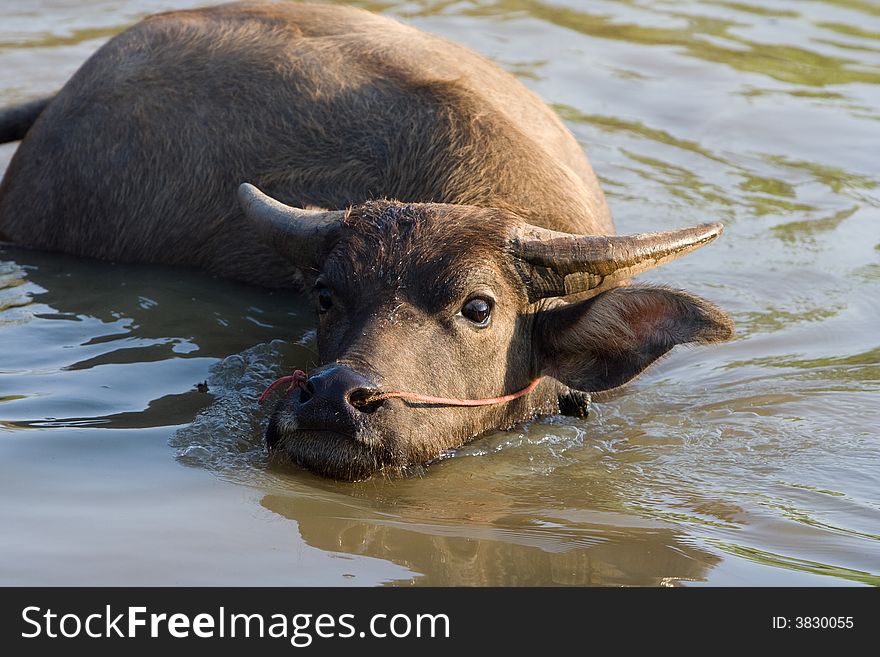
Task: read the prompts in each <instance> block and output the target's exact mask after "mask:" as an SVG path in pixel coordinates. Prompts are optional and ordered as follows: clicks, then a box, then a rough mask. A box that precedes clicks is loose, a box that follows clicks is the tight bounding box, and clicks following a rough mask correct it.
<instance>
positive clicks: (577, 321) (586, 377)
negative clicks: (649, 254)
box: [536, 287, 733, 392]
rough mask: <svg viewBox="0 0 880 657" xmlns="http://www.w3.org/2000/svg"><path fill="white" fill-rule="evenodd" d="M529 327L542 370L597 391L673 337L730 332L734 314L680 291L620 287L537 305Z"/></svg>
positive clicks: (699, 339) (661, 350)
mask: <svg viewBox="0 0 880 657" xmlns="http://www.w3.org/2000/svg"><path fill="white" fill-rule="evenodd" d="M536 330H537V333H536V338H537V342H536V344H537V351H538V363H539V366H540V367H541V373H542V374H546V375H549V376H552V377H554V378H556V379H557V380H559V381H561V382H562V383H564V384H565V385H567V386H569V387H570V388H575V389H577V390H583V391H586V392H599V391H601V390H608V389H611V388H616V387H618V386H621V385H623V384H624V383H626V382H627V381H629V380H630V379H632V378H633V377H635V376H637V375H638V374H639V373H640V372H642V370H644V369H645V368H646V367H647V366H648V365H650V364H651V363H653V362H654V361H655V360H657V359H658V358H660V356H662V355H663V354H665V353H666V352H667V351H669V350H670V349H672V348H673V347H674V346H675V345H677V344H682V343H687V342H696V343H701V344H706V343H712V342H722V341H724V340H729V339H730V338H731V337H732V336H733V322H732V321H731V319H730V318H729V317H728V316H727V315H726V314H725V313H724V312H723V311H722V310H720V309H719V308H717V307H716V306H714V305H712V304H711V303H709V302H708V301H706V300H704V299H701V298H699V297H697V296H694V295H692V294H688V293H687V292H683V291H678V290H671V289H667V288H662V287H624V288H616V289H613V290H609V291H608V292H604V293H602V294H600V295H598V296H596V297H594V298H592V299H588V300H586V301H581V302H578V303H572V304H566V305H560V306H557V307H555V308H553V309H550V310H545V311H542V312H541V313H540V316H539V317H538V320H537V325H536Z"/></svg>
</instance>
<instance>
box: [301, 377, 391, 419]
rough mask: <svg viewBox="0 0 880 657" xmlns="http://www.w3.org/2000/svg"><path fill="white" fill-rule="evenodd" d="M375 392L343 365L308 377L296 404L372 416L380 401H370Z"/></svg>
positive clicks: (372, 386)
mask: <svg viewBox="0 0 880 657" xmlns="http://www.w3.org/2000/svg"><path fill="white" fill-rule="evenodd" d="M377 390H378V388H377V387H376V385H375V384H374V383H373V382H372V381H370V380H369V379H368V378H366V377H365V376H364V375H362V374H360V373H359V372H356V371H354V370H353V369H351V368H350V367H347V366H345V365H334V366H332V367H328V368H327V369H325V370H322V371H320V372H317V373H315V374H314V375H312V376H311V377H309V380H308V381H307V382H306V385H305V389H304V390H303V391H302V393H301V394H300V403H301V404H302V405H304V406H305V405H307V404H312V405H321V406H345V407H346V409H347V410H348V411H349V412H354V413H355V414H357V413H372V412H374V411H376V410H377V409H378V408H379V407H380V406H381V405H382V402H381V401H378V402H376V401H370V398H371V396H372V395H374V394H375V392H376V391H377Z"/></svg>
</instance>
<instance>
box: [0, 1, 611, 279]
mask: <svg viewBox="0 0 880 657" xmlns="http://www.w3.org/2000/svg"><path fill="white" fill-rule="evenodd" d="M244 181H248V182H252V183H254V184H256V185H257V186H258V187H260V188H262V189H264V190H265V191H267V192H268V193H270V194H272V195H273V196H275V197H277V198H279V199H280V200H283V201H285V202H289V203H292V204H295V205H299V206H300V207H304V206H307V205H312V206H318V207H324V208H346V207H348V206H350V205H356V204H359V203H363V202H364V201H367V200H370V199H375V198H383V197H385V198H393V199H396V200H400V201H404V202H438V203H455V204H472V205H480V206H485V207H500V208H505V209H510V210H514V211H517V212H519V213H520V214H521V215H522V216H523V217H525V218H527V219H529V220H530V221H533V222H534V223H536V224H538V225H543V226H547V227H551V228H558V229H561V230H568V231H573V232H582V233H595V232H606V233H607V232H611V230H612V226H611V220H610V217H609V214H608V211H607V208H606V205H605V202H604V198H603V197H602V193H601V191H600V190H599V187H598V185H597V183H596V179H595V176H594V175H593V173H592V170H591V169H590V166H589V164H588V163H587V161H586V158H585V157H584V156H583V153H582V151H581V149H580V147H579V146H578V144H577V143H576V142H575V140H574V138H573V137H572V136H571V134H570V133H569V132H568V130H566V128H565V127H564V126H563V125H562V123H561V122H560V121H559V119H558V118H557V117H556V116H555V115H554V114H553V113H552V112H551V111H550V110H549V109H548V108H547V107H546V105H544V104H543V103H542V102H541V101H540V100H539V99H538V98H537V97H536V96H534V94H532V93H531V92H529V91H528V90H526V89H525V87H523V86H522V85H521V84H520V83H519V82H518V81H517V80H515V79H514V78H513V77H512V76H510V75H508V74H506V73H504V72H503V71H501V70H500V69H499V68H497V67H496V66H494V65H492V64H491V63H489V62H487V61H486V60H484V59H482V58H481V57H479V56H478V55H476V54H474V53H472V52H470V51H468V50H466V49H464V48H462V47H460V46H457V45H454V44H451V43H449V42H447V41H444V40H442V39H439V38H437V37H434V36H430V35H427V34H425V33H422V32H419V31H417V30H414V29H412V28H409V27H405V26H403V25H401V24H400V23H397V22H395V21H393V20H389V19H387V18H382V17H379V16H375V15H373V14H370V13H367V12H365V11H361V10H357V9H352V8H346V7H331V6H320V5H297V4H292V3H279V4H273V3H243V4H230V5H222V6H220V7H215V8H209V9H201V10H193V11H183V12H172V13H166V14H159V15H156V16H153V17H150V18H148V19H146V20H144V21H143V22H141V23H139V24H138V25H136V26H134V27H133V28H131V29H129V30H127V31H125V32H123V33H122V34H120V35H119V36H117V37H115V38H113V39H112V40H111V41H110V42H108V43H107V44H105V45H104V46H103V47H102V48H101V49H100V50H99V51H98V52H97V53H95V55H93V56H92V57H91V58H90V59H89V60H88V61H87V62H86V63H85V64H84V65H83V67H82V68H81V69H80V70H79V71H78V72H77V73H76V74H75V75H74V76H73V78H72V79H71V80H70V82H69V83H68V84H67V85H65V87H64V88H63V89H62V90H61V92H60V93H59V94H58V96H57V97H56V98H55V99H54V100H53V101H52V102H51V103H50V104H49V107H48V108H47V109H46V110H45V112H43V114H42V116H40V118H39V119H38V120H37V121H36V123H35V125H34V126H33V127H32V128H31V129H30V131H29V133H28V135H27V137H26V139H25V140H24V141H23V142H22V144H21V146H20V147H19V149H18V152H17V153H16V154H15V156H14V158H13V161H12V163H11V165H10V167H9V170H8V171H7V173H6V176H5V178H4V180H3V183H2V185H0V232H2V233H3V234H5V235H6V236H7V237H8V238H9V239H10V240H11V241H14V242H16V243H18V244H22V245H26V246H34V247H39V248H44V249H53V250H60V251H67V252H70V253H75V254H79V255H86V256H92V257H98V258H105V259H112V260H123V261H148V262H162V263H169V264H183V265H194V266H198V267H202V268H205V269H208V270H210V271H212V272H215V273H217V274H220V275H223V276H227V277H231V278H237V279H240V280H244V281H248V282H253V283H259V284H265V285H273V286H289V285H291V284H292V281H293V280H294V276H293V272H292V268H291V266H290V265H289V264H288V263H286V262H284V261H282V260H280V259H279V258H278V256H277V255H276V254H274V253H273V252H272V251H271V250H270V249H268V248H267V247H266V246H265V245H264V244H263V243H262V242H261V241H260V240H259V239H258V238H257V236H256V235H255V234H254V233H253V231H252V230H251V229H250V228H249V227H248V226H247V224H246V223H245V222H244V221H243V217H242V214H241V211H240V209H239V207H238V205H237V203H236V198H235V189H236V187H237V185H238V184H239V183H241V182H244Z"/></svg>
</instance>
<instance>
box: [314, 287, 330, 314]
mask: <svg viewBox="0 0 880 657" xmlns="http://www.w3.org/2000/svg"><path fill="white" fill-rule="evenodd" d="M316 294H317V297H318V312H319V313H325V312H327V311H328V310H330V308H331V307H332V306H333V293H332V292H331V291H330V288H329V287H325V286H323V285H321V286H319V287H318V289H317V292H316Z"/></svg>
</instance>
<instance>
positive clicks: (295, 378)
mask: <svg viewBox="0 0 880 657" xmlns="http://www.w3.org/2000/svg"><path fill="white" fill-rule="evenodd" d="M542 378H543V377H540V376H539V377H538V378H537V379H535V380H534V381H532V382H531V383H530V384H529V385H527V386H526V387H525V388H523V389H522V390H518V391H517V392H514V393H511V394H509V395H504V396H502V397H488V398H486V399H458V398H457V397H430V396H428V395H419V394H417V393H415V392H382V393H379V394H378V395H374V396H372V397H370V398H369V399H366V400H364V402H365V403H369V402H374V401H380V400H383V399H391V398H392V397H398V398H400V399H410V400H412V401H417V402H422V403H424V404H442V405H444V406H492V405H493V404H504V403H507V402H509V401H513V400H514V399H519V398H520V397H524V396H525V395H527V394H529V393H530V392H531V391H532V390H534V389H535V388H537V387H538V384H539V383H540V382H541V379H542ZM308 380H309V377H308V375H307V374H306V373H305V372H303V371H302V370H295V371H294V372H293V374H291V375H289V376H282V377H281V378H280V379H276V380H275V381H273V382H272V383H270V384H269V387H268V388H266V389H265V390H264V391H263V394H262V395H260V399H259V400H258V401H257V403H258V404H262V403H263V402H264V401H266V397H268V396H269V395H270V394H272V391H273V390H275V388H277V387H278V386H281V385H283V384H285V383H287V382H290V385H289V386H288V387H287V391H286V392H290V391H291V390H293V389H294V388H302V389H305V387H306V382H307V381H308Z"/></svg>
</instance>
